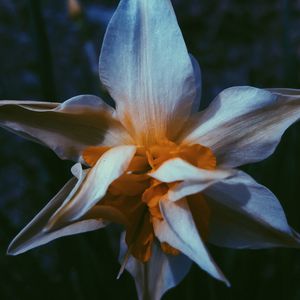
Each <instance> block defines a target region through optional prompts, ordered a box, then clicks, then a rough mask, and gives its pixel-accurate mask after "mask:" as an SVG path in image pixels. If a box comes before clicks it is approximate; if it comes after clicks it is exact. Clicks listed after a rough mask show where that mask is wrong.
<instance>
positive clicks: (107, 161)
mask: <svg viewBox="0 0 300 300" xmlns="http://www.w3.org/2000/svg"><path fill="white" fill-rule="evenodd" d="M135 151H136V147H135V146H118V147H114V148H111V149H110V150H108V151H106V152H105V153H104V154H103V155H102V156H101V157H100V159H99V160H98V161H97V163H96V165H95V166H94V167H93V168H91V169H89V171H88V172H87V175H86V177H85V179H84V180H83V182H82V184H81V186H80V188H79V189H78V190H77V191H76V193H75V194H74V195H72V199H70V200H68V201H66V202H65V203H63V205H62V206H61V207H60V208H59V209H58V210H57V212H56V213H55V214H54V216H52V218H51V220H50V221H49V224H48V229H50V228H53V227H57V226H60V224H61V223H66V222H70V221H74V220H76V219H78V218H80V217H82V216H83V215H84V214H85V213H87V212H88V211H89V210H90V209H91V208H92V207H93V206H94V205H96V204H97V202H99V201H100V200H101V199H102V198H103V197H104V196H105V194H106V192H107V189H108V187H109V185H110V184H111V183H112V182H113V181H114V180H116V179H117V178H118V177H119V176H121V175H122V174H123V173H124V172H125V171H126V170H127V168H128V166H129V164H130V162H131V159H132V158H133V156H134V154H135Z"/></svg>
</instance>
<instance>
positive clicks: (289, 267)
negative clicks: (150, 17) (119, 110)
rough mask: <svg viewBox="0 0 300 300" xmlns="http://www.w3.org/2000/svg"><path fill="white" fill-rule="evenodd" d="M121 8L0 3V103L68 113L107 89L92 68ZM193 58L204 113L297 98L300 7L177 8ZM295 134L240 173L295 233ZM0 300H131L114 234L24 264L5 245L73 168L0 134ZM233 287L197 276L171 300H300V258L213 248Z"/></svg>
mask: <svg viewBox="0 0 300 300" xmlns="http://www.w3.org/2000/svg"><path fill="white" fill-rule="evenodd" d="M117 4H118V1H110V0H102V1H101V0H98V1H92V0H89V1H88V0H87V1H82V2H81V12H78V11H77V12H76V11H75V12H74V11H73V12H72V13H71V12H70V11H69V10H68V6H67V1H62V0H61V1H53V0H52V1H50V0H44V1H38V0H18V1H17V0H0V70H1V72H0V99H22V100H30V99H36V100H43V101H59V102H62V101H64V100H66V99H68V98H70V97H72V96H74V95H78V94H96V95H102V96H103V97H104V98H106V99H108V98H107V95H105V93H104V91H103V90H102V88H101V86H100V83H99V79H98V74H97V63H98V55H99V51H100V46H101V42H102V38H103V34H104V30H105V28H106V25H107V22H108V20H109V18H110V17H111V15H112V13H113V11H114V9H115V8H116V5H117ZM173 4H174V8H175V11H176V13H177V16H178V19H179V24H180V26H181V29H182V31H183V35H184V37H185V40H186V43H187V46H188V49H189V51H190V52H191V53H192V54H193V55H194V56H195V57H196V58H197V59H198V61H199V62H200V65H201V68H202V76H203V102H202V106H203V107H205V106H207V104H208V103H209V102H210V101H211V100H212V98H213V97H214V96H215V95H216V94H217V93H218V92H220V91H221V90H222V89H224V88H227V87H229V86H233V85H254V86H257V87H293V88H300V66H299V62H300V1H298V0H294V1H292V0H272V1H271V0H267V1H266V0H264V1H259V0H252V1H234V0H219V1H216V0H176V1H175V0H174V1H173ZM299 135H300V124H295V125H293V126H292V127H291V128H290V129H289V130H288V131H287V132H286V133H285V135H284V137H283V139H282V142H281V144H280V146H279V147H278V149H277V150H276V153H275V154H274V155H273V156H272V157H271V158H269V159H267V160H265V161H264V162H261V163H258V164H254V165H249V166H246V167H244V170H246V171H247V172H249V173H250V174H251V175H252V176H253V177H254V178H255V179H256V180H258V181H259V182H260V183H263V184H265V185H266V186H267V187H269V188H270V189H271V190H272V191H273V192H274V193H275V194H276V195H277V196H278V198H279V199H280V201H281V203H282V205H283V207H284V209H285V212H286V214H287V217H288V220H289V223H290V224H291V225H292V226H293V227H295V228H296V229H297V230H298V231H300V197H299V194H300V191H299V183H300V182H299V181H300V155H299V154H300V137H299ZM0 143H1V147H0V162H1V163H0V299H3V300H15V299H16V300H19V299H20V300H23V299H45V300H46V299H58V300H60V299H64V300H68V299H74V300H83V299H91V300H93V299H136V294H135V288H134V282H133V280H132V279H131V277H130V276H129V275H128V274H127V273H125V274H123V276H122V277H121V279H119V280H116V279H115V278H116V275H117V273H118V270H119V264H118V262H117V258H116V255H117V254H116V249H114V248H115V247H114V246H112V245H113V243H111V241H113V240H114V236H112V235H110V232H109V231H107V230H100V231H97V232H92V233H87V234H82V235H78V236H72V237H66V238H63V239H60V240H57V241H55V242H53V243H51V244H48V245H47V246H43V247H40V248H38V249H35V250H32V251H30V252H29V253H26V254H22V255H20V256H17V257H8V256H6V254H5V252H6V248H7V245H8V243H9V241H11V240H12V238H13V237H14V236H15V235H16V234H17V233H18V232H19V231H20V230H21V229H22V228H23V227H24V226H25V225H26V224H27V223H28V222H29V221H30V220H31V219H32V218H33V216H34V215H35V214H36V213H37V212H38V211H39V210H40V209H41V208H42V207H43V206H44V205H45V204H46V203H47V201H48V200H50V198H51V197H52V196H53V195H54V194H55V193H56V192H57V191H58V190H59V189H60V188H61V187H62V185H63V184H64V183H65V182H66V181H67V179H68V178H69V176H70V171H69V169H70V167H71V165H72V163H71V162H67V161H61V160H59V159H58V158H57V157H56V155H55V154H53V153H52V152H51V151H50V150H48V149H46V148H44V147H42V146H40V145H36V144H34V143H31V142H29V141H26V140H24V139H22V138H19V137H16V136H14V135H13V134H10V133H8V132H5V131H4V130H0ZM210 249H211V251H212V253H213V255H214V257H215V259H216V261H217V262H218V264H219V266H220V267H221V269H222V270H223V271H224V273H225V274H226V275H227V277H228V278H229V280H230V281H231V283H232V288H230V289H228V288H226V287H225V286H224V285H223V284H222V283H219V282H217V281H215V280H213V279H211V278H210V277H209V276H208V275H206V274H205V273H204V272H203V271H201V270H200V269H199V268H197V267H196V266H193V268H192V270H191V272H190V273H189V275H188V276H187V277H186V278H185V279H184V280H183V281H182V283H181V284H180V285H179V286H178V287H176V288H175V289H173V290H171V291H169V292H168V293H167V294H166V295H165V297H164V299H166V300H167V299H169V300H170V299H211V300H215V299H218V300H219V299H221V300H223V299H224V300H227V299H245V300H247V299H249V300H250V299H251V300H253V299H273V300H279V299H284V300H298V299H300V250H298V251H297V250H293V249H271V250H255V251H248V250H246V251H245V250H243V251H237V250H230V249H223V248H222V249H221V248H217V247H210Z"/></svg>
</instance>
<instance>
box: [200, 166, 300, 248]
mask: <svg viewBox="0 0 300 300" xmlns="http://www.w3.org/2000/svg"><path fill="white" fill-rule="evenodd" d="M204 194H205V195H206V196H209V197H208V198H207V204H208V205H209V207H210V209H211V212H210V219H209V236H208V239H209V241H210V242H212V243H214V244H216V245H219V246H226V247H230V248H252V249H256V248H268V247H300V239H299V236H298V235H297V234H296V233H295V231H294V230H293V229H292V228H290V226H289V225H288V223H287V220H286V217H285V214H284V211H283V209H282V207H281V205H280V203H279V201H278V200H277V198H276V197H275V195H274V194H273V193H272V192H271V191H269V190H268V189H267V188H266V187H264V186H262V185H260V184H258V183H257V182H255V181H254V179H253V178H251V177H250V176H249V175H247V174H245V173H244V172H242V171H239V172H238V173H236V175H235V176H233V177H231V178H228V179H225V180H223V181H221V182H218V183H216V184H214V185H212V186H210V187H209V188H208V189H206V190H205V191H204Z"/></svg>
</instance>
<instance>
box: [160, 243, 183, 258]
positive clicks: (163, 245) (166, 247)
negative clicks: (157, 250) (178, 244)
mask: <svg viewBox="0 0 300 300" xmlns="http://www.w3.org/2000/svg"><path fill="white" fill-rule="evenodd" d="M160 247H161V250H162V251H164V252H165V253H166V254H171V255H179V254H180V251H179V250H177V249H176V248H174V247H172V246H170V245H169V244H168V243H165V242H163V243H160Z"/></svg>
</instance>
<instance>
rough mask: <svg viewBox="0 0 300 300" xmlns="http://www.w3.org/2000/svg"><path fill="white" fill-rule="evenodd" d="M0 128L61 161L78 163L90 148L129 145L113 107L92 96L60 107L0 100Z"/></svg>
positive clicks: (70, 101)
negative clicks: (86, 149) (39, 146)
mask: <svg viewBox="0 0 300 300" xmlns="http://www.w3.org/2000/svg"><path fill="white" fill-rule="evenodd" d="M0 126H1V127H3V128H5V129H8V130H10V131H12V132H14V133H16V134H18V135H21V136H23V137H25V138H28V139H31V140H34V141H36V142H39V143H41V144H43V145H46V146H48V147H49V148H51V149H52V150H53V151H55V152H56V154H57V155H58V156H60V157H61V158H64V159H73V160H78V158H79V157H80V154H81V151H82V150H84V149H85V148H86V147H88V146H91V145H107V146H115V145H120V144H124V143H131V138H130V137H129V135H128V134H127V133H126V131H125V129H124V127H123V126H122V125H121V123H120V122H119V121H118V120H117V119H116V118H115V116H114V110H113V108H111V107H110V106H108V105H107V104H106V103H105V102H103V101H102V100H101V99H100V98H98V97H96V96H92V95H81V96H76V97H74V98H71V99H69V100H67V101H65V102H64V103H62V104H59V103H48V102H34V101H0Z"/></svg>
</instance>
